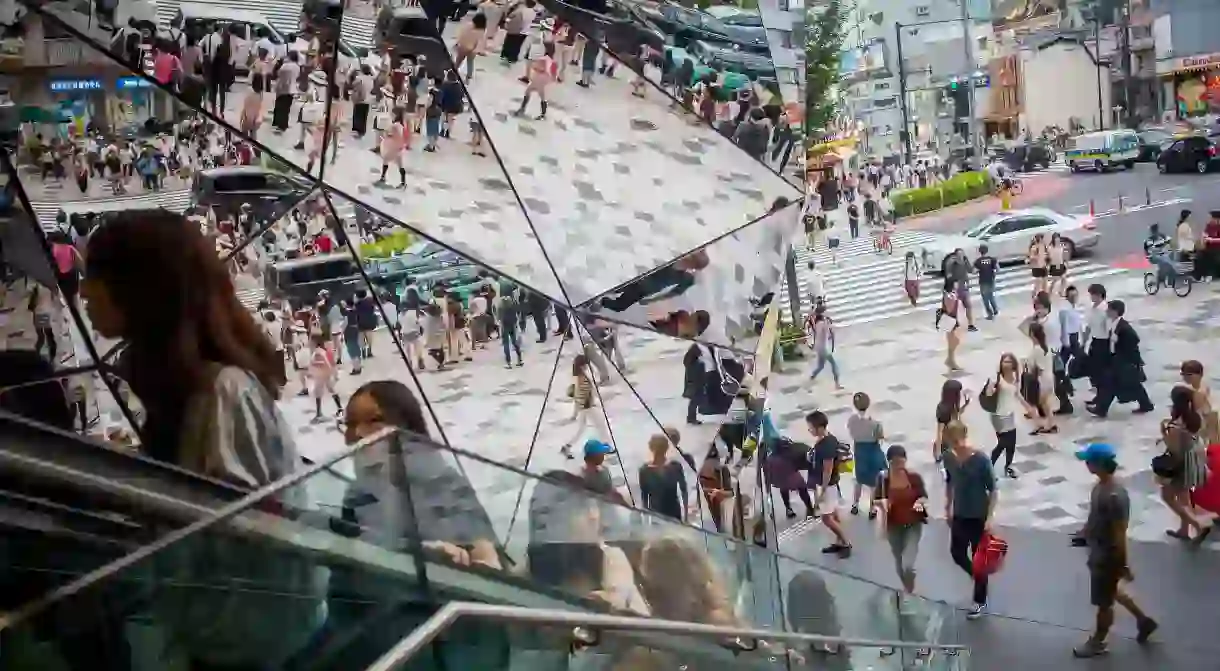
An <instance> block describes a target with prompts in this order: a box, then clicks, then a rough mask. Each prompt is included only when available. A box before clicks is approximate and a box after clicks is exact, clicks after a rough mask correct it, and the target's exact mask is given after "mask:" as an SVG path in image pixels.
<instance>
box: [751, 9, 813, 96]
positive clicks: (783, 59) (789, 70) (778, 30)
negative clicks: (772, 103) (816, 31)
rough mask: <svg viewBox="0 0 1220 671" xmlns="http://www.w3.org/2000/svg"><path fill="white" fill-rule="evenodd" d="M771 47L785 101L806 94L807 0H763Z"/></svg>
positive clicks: (764, 20) (761, 12) (768, 39)
mask: <svg viewBox="0 0 1220 671" xmlns="http://www.w3.org/2000/svg"><path fill="white" fill-rule="evenodd" d="M758 13H759V15H760V16H761V17H762V22H763V27H764V28H766V29H767V46H768V47H770V48H771V62H772V63H774V64H775V78H776V79H778V80H779V91H780V96H782V97H783V99H784V102H797V101H801V100H803V99H804V97H805V0H759V2H758Z"/></svg>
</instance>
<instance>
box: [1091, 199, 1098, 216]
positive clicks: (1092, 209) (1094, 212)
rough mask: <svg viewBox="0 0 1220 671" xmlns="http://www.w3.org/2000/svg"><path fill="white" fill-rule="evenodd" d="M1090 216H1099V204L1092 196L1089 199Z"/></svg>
mask: <svg viewBox="0 0 1220 671" xmlns="http://www.w3.org/2000/svg"><path fill="white" fill-rule="evenodd" d="M1089 216H1090V217H1096V216H1097V206H1096V205H1095V204H1094V203H1093V199H1092V198H1090V199H1089Z"/></svg>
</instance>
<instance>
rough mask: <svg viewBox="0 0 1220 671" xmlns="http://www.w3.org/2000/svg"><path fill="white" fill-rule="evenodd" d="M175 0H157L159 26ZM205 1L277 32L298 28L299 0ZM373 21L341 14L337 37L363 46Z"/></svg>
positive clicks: (172, 12) (369, 39) (370, 39)
mask: <svg viewBox="0 0 1220 671" xmlns="http://www.w3.org/2000/svg"><path fill="white" fill-rule="evenodd" d="M178 4H179V3H178V0H158V1H157V22H158V23H160V24H161V26H162V27H167V26H169V25H170V21H172V20H173V18H174V15H175V14H177V13H178ZM208 4H209V5H211V6H213V7H218V8H222V9H234V10H244V11H248V12H258V13H259V14H262V15H263V16H264V17H266V19H267V22H268V23H270V24H271V26H272V27H273V28H275V29H276V30H278V31H280V32H281V33H283V34H285V35H288V34H289V33H296V32H298V31H299V30H300V22H301V5H302V2H301V0H260V1H259V2H254V1H253V0H209V1H208ZM375 26H376V21H375V20H374V19H371V18H365V17H362V16H348V15H344V17H343V20H342V22H340V24H339V34H340V38H341V39H342V40H343V42H344V44H346V45H347V46H349V47H351V48H352V49H367V48H370V47H372V45H373V33H374V29H375Z"/></svg>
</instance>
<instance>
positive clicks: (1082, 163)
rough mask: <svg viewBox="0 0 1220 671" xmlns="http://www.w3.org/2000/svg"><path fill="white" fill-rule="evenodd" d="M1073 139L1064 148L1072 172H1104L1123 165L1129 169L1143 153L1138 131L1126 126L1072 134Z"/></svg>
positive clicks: (1064, 156)
mask: <svg viewBox="0 0 1220 671" xmlns="http://www.w3.org/2000/svg"><path fill="white" fill-rule="evenodd" d="M1071 143H1072V146H1071V147H1069V148H1068V150H1067V151H1065V152H1063V161H1064V162H1065V163H1067V164H1068V167H1070V168H1071V169H1072V172H1080V171H1081V170H1096V171H1097V172H1105V171H1107V170H1110V169H1112V168H1117V167H1118V166H1120V165H1121V166H1124V167H1126V168H1127V169H1128V170H1130V169H1131V168H1134V167H1135V162H1136V160H1137V159H1139V155H1140V138H1139V135H1137V134H1136V133H1135V131H1133V130H1130V129H1126V128H1123V129H1119V130H1103V131H1097V132H1096V133H1085V134H1084V135H1078V136H1076V137H1075V138H1072V140H1071Z"/></svg>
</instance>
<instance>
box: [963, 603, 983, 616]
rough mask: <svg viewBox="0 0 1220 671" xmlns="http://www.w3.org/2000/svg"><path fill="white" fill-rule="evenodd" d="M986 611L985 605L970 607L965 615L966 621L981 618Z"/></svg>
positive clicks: (977, 604)
mask: <svg viewBox="0 0 1220 671" xmlns="http://www.w3.org/2000/svg"><path fill="white" fill-rule="evenodd" d="M986 610H987V604H985V603H976V604H973V605H972V606H970V611H969V612H967V613H966V619H967V620H977V619H979V618H980V617H983V613H984V612H985V611H986Z"/></svg>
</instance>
